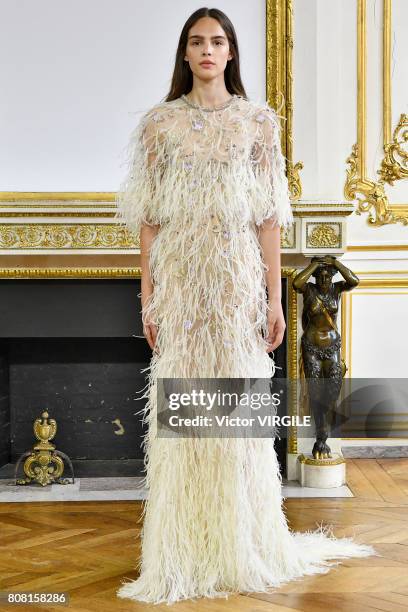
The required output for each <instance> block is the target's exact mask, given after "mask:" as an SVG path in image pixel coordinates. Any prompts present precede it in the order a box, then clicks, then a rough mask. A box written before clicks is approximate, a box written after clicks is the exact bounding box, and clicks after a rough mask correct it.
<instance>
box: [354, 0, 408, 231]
mask: <svg viewBox="0 0 408 612" xmlns="http://www.w3.org/2000/svg"><path fill="white" fill-rule="evenodd" d="M391 9H392V0H383V38H382V44H383V49H382V51H383V53H382V57H383V66H382V69H383V135H384V142H383V148H384V159H383V160H382V163H381V168H380V170H377V174H379V175H380V178H379V180H377V179H370V178H369V177H368V175H367V162H366V153H367V0H357V73H358V76H357V143H356V144H354V145H353V147H352V153H351V155H350V156H349V157H348V158H347V166H348V167H347V179H346V184H345V187H344V195H345V197H346V198H347V199H349V200H357V209H356V214H358V215H361V214H362V213H368V215H369V216H368V223H369V225H372V226H381V225H388V224H393V223H402V224H403V225H407V224H408V203H407V204H394V205H392V204H390V202H389V199H388V196H387V193H386V191H385V183H388V184H390V185H393V184H394V181H396V180H401V179H404V178H407V177H408V165H407V163H408V154H407V151H406V150H404V145H405V143H406V142H407V141H408V126H407V116H406V115H401V118H400V121H399V123H398V125H397V126H396V128H395V129H394V133H393V136H392V137H391V132H392V118H391V54H392V52H391V39H392V36H391V33H392V29H391V28H392V15H391V13H392V11H391ZM401 61H402V58H401ZM391 138H392V139H391Z"/></svg>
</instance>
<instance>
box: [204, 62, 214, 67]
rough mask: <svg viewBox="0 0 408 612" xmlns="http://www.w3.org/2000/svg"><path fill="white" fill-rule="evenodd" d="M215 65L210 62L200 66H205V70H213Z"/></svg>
mask: <svg viewBox="0 0 408 612" xmlns="http://www.w3.org/2000/svg"><path fill="white" fill-rule="evenodd" d="M214 65H215V64H211V63H208V62H203V63H202V64H200V66H203V68H212V67H213V66H214Z"/></svg>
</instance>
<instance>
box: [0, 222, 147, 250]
mask: <svg viewBox="0 0 408 612" xmlns="http://www.w3.org/2000/svg"><path fill="white" fill-rule="evenodd" d="M136 246H137V244H136V243H135V242H134V241H132V239H131V237H130V235H129V232H128V231H127V229H126V228H124V227H121V226H119V225H117V224H114V223H101V224H92V223H81V224H80V223H64V224H62V223H24V224H17V223H10V224H8V223H2V224H0V249H3V250H20V249H35V250H41V249H61V250H64V249H67V250H70V249H85V250H89V249H131V248H135V247H136Z"/></svg>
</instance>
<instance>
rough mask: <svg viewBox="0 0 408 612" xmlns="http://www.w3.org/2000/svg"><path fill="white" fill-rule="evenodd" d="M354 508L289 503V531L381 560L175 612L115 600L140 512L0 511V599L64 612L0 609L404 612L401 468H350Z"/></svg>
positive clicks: (357, 462) (127, 505) (52, 506)
mask: <svg viewBox="0 0 408 612" xmlns="http://www.w3.org/2000/svg"><path fill="white" fill-rule="evenodd" d="M347 470H348V472H347V473H348V484H349V486H350V488H351V489H352V491H353V493H354V495H355V497H354V498H319V499H288V500H286V511H287V516H288V519H289V522H290V526H291V528H292V529H295V530H306V529H313V528H315V527H316V522H317V521H318V522H320V521H323V523H325V524H331V525H333V527H334V533H335V535H337V536H352V535H357V536H359V540H360V541H362V542H364V543H370V544H373V545H374V546H375V548H376V549H377V550H378V552H379V553H380V554H381V555H382V556H381V557H370V558H366V559H353V560H349V561H345V562H343V563H342V564H341V565H338V566H337V567H335V568H333V569H332V570H331V571H330V572H329V573H328V574H325V575H318V576H314V577H313V576H310V577H306V578H303V579H301V580H298V581H295V582H292V583H290V584H287V585H286V586H284V587H282V588H280V589H279V590H278V591H277V592H276V593H274V594H271V595H255V594H253V595H251V596H245V595H237V596H231V597H230V598H229V599H228V600H224V599H202V600H199V601H197V602H191V601H190V602H180V603H177V604H174V605H173V606H171V607H169V606H166V605H165V604H164V605H156V606H152V605H145V604H139V603H137V602H133V601H130V600H122V599H118V598H117V597H116V589H117V588H118V586H119V585H120V581H121V579H122V578H123V577H128V578H132V579H134V578H136V572H135V571H134V570H133V567H134V566H135V559H136V556H137V554H138V544H139V531H140V524H137V519H138V517H139V513H140V509H141V504H140V502H136V501H135V502H122V501H118V502H83V503H79V502H66V503H64V502H56V503H21V504H19V503H10V504H9V503H3V504H0V591H32V592H35V591H37V592H38V591H42V592H44V591H54V592H55V591H60V592H61V591H67V592H69V596H70V605H69V607H67V608H65V607H63V606H50V605H47V606H39V605H25V606H16V605H13V606H10V605H7V606H1V605H0V611H1V612H2V611H3V610H10V612H12V611H13V610H14V611H17V610H22V609H33V610H36V611H38V610H41V611H43V612H46V611H50V610H53V611H56V612H58V611H60V612H62V611H63V610H64V609H65V610H69V611H70V612H71V611H75V612H116V611H117V612H119V611H120V612H131V611H132V612H142V611H145V610H156V611H158V612H161V611H164V610H166V611H169V610H172V611H174V612H191V611H193V610H194V612H218V611H223V612H224V611H225V612H277V611H282V612H289V611H294V610H296V611H299V610H301V611H304V612H320V611H322V612H323V611H324V612H327V611H331V610H333V611H334V610H336V611H347V612H363V611H364V612H366V611H367V610H389V611H392V612H406V610H408V458H407V459H378V460H376V459H353V460H352V459H348V460H347Z"/></svg>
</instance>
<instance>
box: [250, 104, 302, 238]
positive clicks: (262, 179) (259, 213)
mask: <svg viewBox="0 0 408 612" xmlns="http://www.w3.org/2000/svg"><path fill="white" fill-rule="evenodd" d="M253 121H254V122H255V126H256V136H255V141H254V144H253V147H252V153H251V163H252V167H253V171H254V175H255V193H254V195H253V217H254V221H255V223H256V225H261V224H262V223H264V221H266V220H274V221H275V223H274V225H276V223H277V224H278V225H279V226H280V227H284V228H286V227H290V226H291V225H292V224H293V220H294V219H293V211H292V206H291V201H290V191H289V185H288V179H287V177H286V163H285V158H284V156H283V153H282V147H281V127H280V123H279V119H278V116H277V115H276V112H275V111H274V110H273V108H272V107H270V106H269V105H268V104H266V105H265V106H262V107H260V108H258V109H257V110H256V112H255V114H254V115H253Z"/></svg>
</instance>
